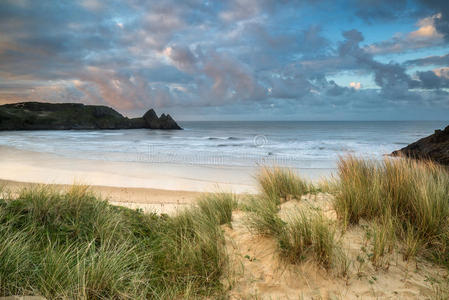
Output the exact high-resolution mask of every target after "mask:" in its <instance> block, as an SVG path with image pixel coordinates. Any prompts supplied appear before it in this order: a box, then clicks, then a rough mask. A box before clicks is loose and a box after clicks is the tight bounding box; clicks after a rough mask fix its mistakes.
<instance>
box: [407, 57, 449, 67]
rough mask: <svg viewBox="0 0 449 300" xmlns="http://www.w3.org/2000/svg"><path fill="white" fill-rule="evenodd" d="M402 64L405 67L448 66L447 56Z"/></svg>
mask: <svg viewBox="0 0 449 300" xmlns="http://www.w3.org/2000/svg"><path fill="white" fill-rule="evenodd" d="M404 64H405V65H407V66H429V65H437V66H441V65H449V54H446V55H441V56H428V57H424V58H418V59H412V60H407V61H406V62H405V63H404Z"/></svg>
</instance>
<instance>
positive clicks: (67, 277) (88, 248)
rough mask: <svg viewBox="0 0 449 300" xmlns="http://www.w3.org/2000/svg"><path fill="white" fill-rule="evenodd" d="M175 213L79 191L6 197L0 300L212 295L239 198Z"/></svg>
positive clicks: (1, 207)
mask: <svg viewBox="0 0 449 300" xmlns="http://www.w3.org/2000/svg"><path fill="white" fill-rule="evenodd" d="M211 200H212V201H211V202H210V206H209V204H208V202H207V199H205V198H204V199H203V200H202V201H201V202H200V203H199V206H198V207H195V208H192V209H189V210H186V211H184V212H182V213H180V214H178V215H177V216H174V217H169V216H166V215H162V216H159V215H156V214H143V213H142V212H140V211H136V210H131V209H127V208H123V207H116V206H112V205H110V204H108V203H107V202H106V201H104V200H102V199H99V198H97V197H96V196H95V195H93V194H91V193H90V192H89V191H88V190H87V188H86V187H82V186H74V187H73V188H72V189H71V190H69V191H67V192H64V193H60V192H57V191H55V190H52V189H50V188H49V187H39V188H34V189H24V190H22V191H21V192H20V194H19V195H18V197H17V198H15V199H12V198H6V199H1V200H0V240H1V241H2V243H0V296H8V295H41V296H44V297H46V298H47V299H73V298H86V299H148V298H150V299H151V298H153V299H172V298H175V297H181V298H183V297H186V298H188V297H197V296H206V297H207V296H211V295H214V294H216V293H217V292H219V291H220V289H221V284H220V278H221V276H222V275H223V270H224V267H225V265H226V263H227V255H226V252H225V247H224V237H223V233H222V231H221V229H220V226H219V224H221V223H226V222H229V220H230V218H231V215H230V214H231V212H232V205H233V204H232V203H233V199H232V197H230V196H225V195H222V196H219V195H215V196H213V197H212V199H211Z"/></svg>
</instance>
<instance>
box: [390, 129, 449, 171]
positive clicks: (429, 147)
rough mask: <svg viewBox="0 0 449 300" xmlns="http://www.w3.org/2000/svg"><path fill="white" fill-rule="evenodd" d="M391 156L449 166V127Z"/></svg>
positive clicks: (436, 131)
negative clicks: (424, 160)
mask: <svg viewBox="0 0 449 300" xmlns="http://www.w3.org/2000/svg"><path fill="white" fill-rule="evenodd" d="M391 155H392V156H400V155H404V156H407V157H411V158H416V159H430V160H433V161H436V162H438V163H440V164H442V165H449V126H447V127H446V128H445V129H444V130H435V133H434V134H432V135H429V136H428V137H425V138H422V139H420V140H419V141H416V142H414V143H413V144H410V145H408V146H407V147H405V148H402V149H401V150H398V151H394V152H393V153H391Z"/></svg>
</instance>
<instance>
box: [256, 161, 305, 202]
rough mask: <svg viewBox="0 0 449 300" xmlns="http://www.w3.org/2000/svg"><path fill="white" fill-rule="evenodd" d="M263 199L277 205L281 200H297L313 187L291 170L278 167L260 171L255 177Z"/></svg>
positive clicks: (265, 168)
mask: <svg viewBox="0 0 449 300" xmlns="http://www.w3.org/2000/svg"><path fill="white" fill-rule="evenodd" d="M256 179H257V182H258V183H259V187H260V188H261V191H262V194H263V195H264V197H266V198H268V199H271V200H272V201H274V202H276V203H278V204H279V202H280V201H281V199H283V200H288V199H289V198H296V199H299V198H300V197H301V196H302V195H304V194H307V193H309V192H310V190H311V188H312V187H313V186H312V185H311V184H310V183H308V182H307V181H306V180H304V179H302V178H301V177H299V176H298V175H296V174H295V173H294V172H293V171H292V170H290V169H286V168H280V167H273V168H268V167H264V168H262V169H261V171H260V172H259V174H258V175H257V177H256Z"/></svg>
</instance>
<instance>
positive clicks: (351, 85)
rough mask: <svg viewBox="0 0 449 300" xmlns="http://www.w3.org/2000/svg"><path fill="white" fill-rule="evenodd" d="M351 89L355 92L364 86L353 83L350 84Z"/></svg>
mask: <svg viewBox="0 0 449 300" xmlns="http://www.w3.org/2000/svg"><path fill="white" fill-rule="evenodd" d="M349 87H352V88H353V89H355V90H360V89H361V88H362V84H361V83H360V82H351V83H349Z"/></svg>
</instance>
